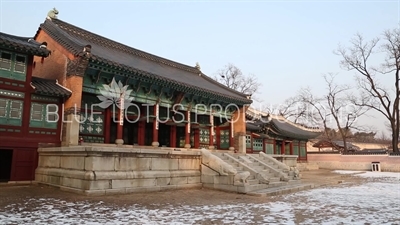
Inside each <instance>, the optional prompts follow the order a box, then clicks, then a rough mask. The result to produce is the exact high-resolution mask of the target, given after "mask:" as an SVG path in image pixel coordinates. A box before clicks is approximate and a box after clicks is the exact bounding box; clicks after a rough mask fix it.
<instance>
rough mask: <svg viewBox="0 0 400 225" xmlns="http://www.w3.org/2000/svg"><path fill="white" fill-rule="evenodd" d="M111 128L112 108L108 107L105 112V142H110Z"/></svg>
mask: <svg viewBox="0 0 400 225" xmlns="http://www.w3.org/2000/svg"><path fill="white" fill-rule="evenodd" d="M110 129H111V108H110V107H109V108H107V109H106V110H105V112H104V143H110Z"/></svg>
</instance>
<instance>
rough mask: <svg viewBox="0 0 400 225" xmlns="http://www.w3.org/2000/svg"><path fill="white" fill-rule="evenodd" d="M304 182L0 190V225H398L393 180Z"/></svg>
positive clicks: (320, 178) (316, 176)
mask: <svg viewBox="0 0 400 225" xmlns="http://www.w3.org/2000/svg"><path fill="white" fill-rule="evenodd" d="M302 175H303V182H314V184H316V186H319V187H318V188H314V189H312V190H307V191H301V192H298V193H293V194H288V195H280V196H273V197H263V198H260V197H255V196H249V195H242V194H236V193H227V192H221V191H215V190H209V189H185V190H179V191H165V192H154V193H135V194H129V195H115V196H97V197H96V196H90V197H89V196H82V195H76V194H72V193H66V192H62V191H60V190H58V189H56V188H52V187H48V186H38V185H29V186H24V185H23V186H9V185H0V224H400V216H399V213H398V212H399V210H400V200H399V199H400V192H399V189H398V187H399V184H400V182H399V177H396V176H394V178H393V175H392V177H391V178H387V179H386V178H385V179H383V178H379V177H378V178H374V179H370V178H365V177H359V176H354V175H349V174H337V173H332V172H331V171H323V170H318V171H306V172H303V173H302Z"/></svg>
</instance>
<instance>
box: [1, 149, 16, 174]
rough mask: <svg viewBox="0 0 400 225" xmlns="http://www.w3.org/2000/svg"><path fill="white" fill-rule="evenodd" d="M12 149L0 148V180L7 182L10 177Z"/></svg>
mask: <svg viewBox="0 0 400 225" xmlns="http://www.w3.org/2000/svg"><path fill="white" fill-rule="evenodd" d="M12 155H13V151H12V150H5V149H0V182H8V181H9V180H10V177H11V164H12Z"/></svg>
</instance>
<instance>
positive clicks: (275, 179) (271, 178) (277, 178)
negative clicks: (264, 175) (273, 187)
mask: <svg viewBox="0 0 400 225" xmlns="http://www.w3.org/2000/svg"><path fill="white" fill-rule="evenodd" d="M280 180H281V179H280V178H279V177H270V178H269V182H278V181H280Z"/></svg>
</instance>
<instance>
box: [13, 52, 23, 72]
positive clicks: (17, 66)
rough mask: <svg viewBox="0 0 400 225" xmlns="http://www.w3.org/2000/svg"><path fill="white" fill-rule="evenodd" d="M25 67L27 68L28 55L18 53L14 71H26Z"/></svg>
mask: <svg viewBox="0 0 400 225" xmlns="http://www.w3.org/2000/svg"><path fill="white" fill-rule="evenodd" d="M25 68H26V57H25V56H23V55H16V56H15V65H14V71H15V72H18V73H25Z"/></svg>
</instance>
